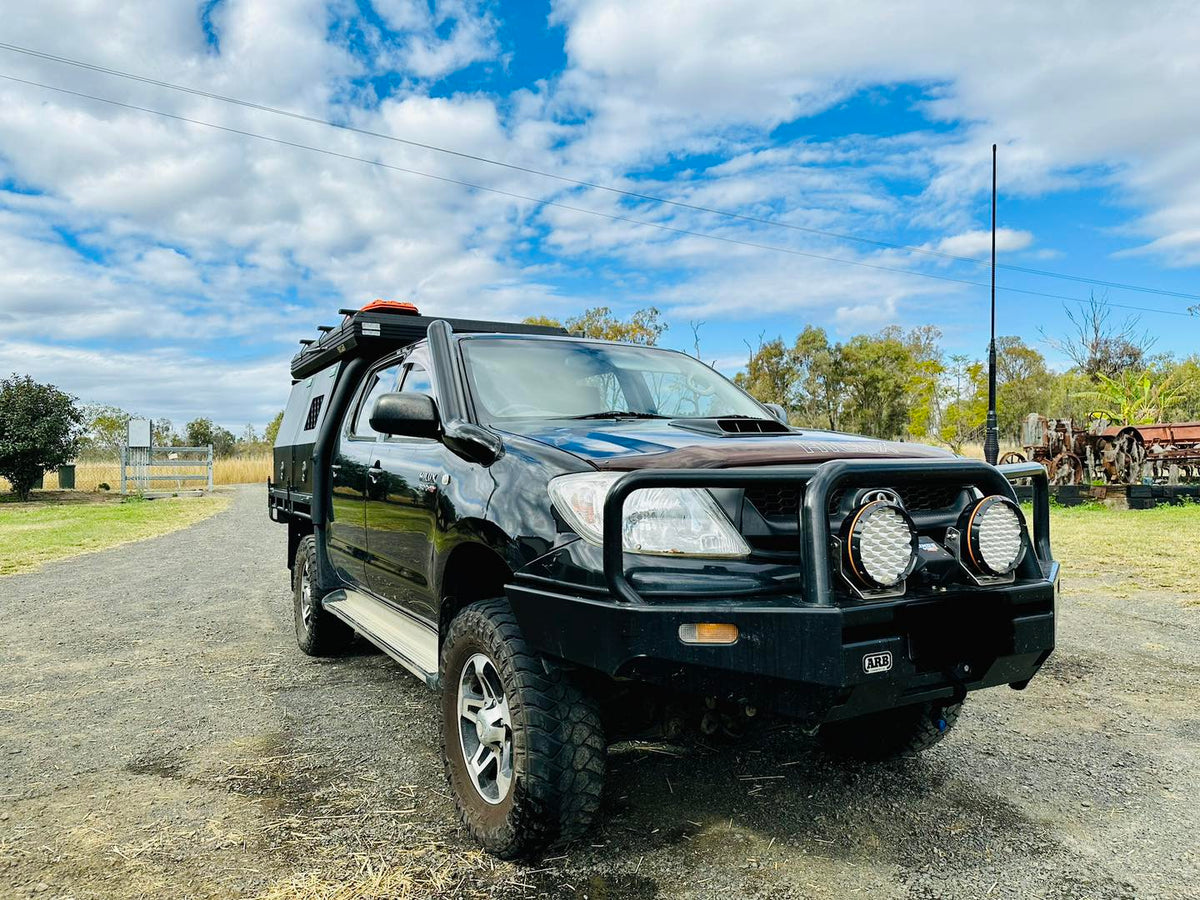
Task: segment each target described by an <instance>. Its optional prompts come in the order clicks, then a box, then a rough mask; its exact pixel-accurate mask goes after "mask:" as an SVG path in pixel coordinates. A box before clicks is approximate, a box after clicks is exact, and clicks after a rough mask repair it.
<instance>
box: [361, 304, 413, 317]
mask: <svg viewBox="0 0 1200 900" xmlns="http://www.w3.org/2000/svg"><path fill="white" fill-rule="evenodd" d="M359 312H396V313H404V314H405V315H409V316H419V315H420V314H421V311H420V310H419V309H417V308H416V306H414V305H413V304H411V303H405V302H404V301H402V300H372V301H371V302H370V303H368V304H367V305H366V306H364V307H363V308H362V309H360V310H359Z"/></svg>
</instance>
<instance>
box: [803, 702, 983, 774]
mask: <svg viewBox="0 0 1200 900" xmlns="http://www.w3.org/2000/svg"><path fill="white" fill-rule="evenodd" d="M961 711H962V703H953V704H950V705H946V706H943V705H940V704H939V705H935V704H932V703H919V704H917V705H915V706H907V707H902V708H900V709H889V710H884V711H883V712H879V713H871V714H869V715H866V716H860V717H858V718H855V719H846V720H845V721H841V722H831V723H829V724H828V725H823V726H821V730H820V732H819V733H818V737H819V739H820V741H821V744H822V746H824V748H825V749H826V750H827V751H829V752H830V753H833V754H835V755H837V756H846V757H851V758H854V759H862V760H870V761H879V760H884V759H892V758H894V757H898V756H914V755H916V754H917V753H920V752H922V751H924V750H928V749H929V748H930V747H932V746H933V745H934V744H937V743H938V742H939V741H941V740H942V738H944V737H945V736H946V735H947V734H949V733H950V729H952V728H953V727H954V723H955V722H957V721H958V715H959V713H960V712H961ZM938 719H941V720H942V721H943V722H945V727H944V728H939V727H938Z"/></svg>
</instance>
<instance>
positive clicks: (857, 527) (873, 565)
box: [842, 500, 917, 590]
mask: <svg viewBox="0 0 1200 900" xmlns="http://www.w3.org/2000/svg"><path fill="white" fill-rule="evenodd" d="M842 553H843V555H844V559H843V571H845V572H846V573H847V574H850V575H853V576H854V578H855V579H856V580H857V581H858V582H859V583H860V584H861V585H863V586H864V587H865V588H867V589H870V590H885V589H887V588H894V587H896V586H897V585H898V584H900V582H901V581H903V580H904V579H905V578H907V577H908V573H909V572H911V571H912V567H913V565H914V564H915V563H916V559H917V529H916V528H914V527H913V523H912V520H911V519H910V518H909V517H908V514H907V513H906V512H905V511H904V510H903V509H901V508H900V507H899V506H897V505H896V504H895V503H892V502H890V501H887V500H873V501H871V502H870V503H864V504H863V505H862V506H860V507H859V508H858V509H857V510H855V511H854V512H852V513H851V514H850V515H849V516H847V517H846V522H845V524H844V525H843V526H842Z"/></svg>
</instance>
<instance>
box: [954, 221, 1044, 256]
mask: <svg viewBox="0 0 1200 900" xmlns="http://www.w3.org/2000/svg"><path fill="white" fill-rule="evenodd" d="M1032 243H1033V234H1032V233H1031V232H1028V231H1015V230H1013V229H1012V228H997V229H996V252H997V253H1007V252H1010V251H1014V250H1024V249H1025V248H1027V247H1028V246H1029V245H1030V244H1032ZM933 249H934V250H937V251H938V252H939V253H949V254H950V255H951V256H969V257H972V258H977V259H982V258H983V257H984V256H986V255H987V254H989V253H991V250H992V233H991V232H990V231H966V232H963V233H962V234H955V235H951V236H950V237H946V238H942V239H941V240H940V241H938V242H937V245H936V246H935V247H933Z"/></svg>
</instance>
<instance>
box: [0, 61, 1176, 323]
mask: <svg viewBox="0 0 1200 900" xmlns="http://www.w3.org/2000/svg"><path fill="white" fill-rule="evenodd" d="M0 79H4V80H5V81H12V82H16V83H17V84H24V85H29V86H31V87H38V88H43V89H44V90H48V91H54V92H56V93H59V94H67V95H69V96H72V97H80V98H82V99H85V100H93V101H96V102H98V103H107V104H109V105H111V106H116V107H120V108H122V109H128V110H133V111H135V112H142V113H148V114H150V115H155V116H161V117H162V118H166V119H173V120H175V121H177V122H185V123H187V124H189V125H199V126H202V127H204V128H211V129H214V130H216V131H223V132H226V133H228V134H236V135H240V136H242V137H248V138H253V139H255V140H259V141H265V142H267V143H271V144H278V145H280V146H284V147H292V148H294V149H297V150H307V151H310V152H312V153H321V154H324V155H326V156H331V157H335V158H337V159H344V160H348V161H351V162H359V163H363V164H365V165H369V166H376V167H378V168H381V169H387V170H389V171H393V172H401V173H403V174H405V175H418V176H420V177H422V178H430V179H433V180H434V181H440V182H443V183H446V184H454V185H458V186H460V187H465V188H470V189H472V190H477V191H484V192H486V193H490V194H497V195H499V196H502V197H508V198H510V199H513V200H523V201H525V202H528V203H533V204H536V205H538V206H547V207H553V208H554V209H562V210H566V211H568V212H575V213H581V214H583V215H589V216H598V217H600V218H603V219H608V220H610V221H613V222H625V223H627V224H630V225H638V226H641V227H645V228H656V229H658V230H660V231H665V232H669V233H671V234H677V235H683V236H687V237H695V238H702V239H705V240H712V241H720V242H721V243H725V244H734V245H737V246H741V247H751V248H754V249H757V250H768V251H771V252H774V253H786V254H789V255H791V256H801V257H805V258H808V259H818V260H823V261H825V262H834V263H842V264H845V265H850V266H859V267H861V268H865V269H874V270H876V271H880V272H894V273H897V274H900V275H912V276H915V277H918V278H932V279H935V280H937V281H945V282H950V283H952V284H964V285H968V286H970V287H984V288H986V287H988V285H987V284H985V283H984V282H981V281H970V280H968V279H965V278H954V277H952V276H949V275H938V274H936V273H934V272H919V271H916V270H914V269H901V268H898V267H896V266H885V265H880V264H878V263H869V262H863V261H861V260H855V259H846V258H844V257H838V256H825V255H823V254H820V253H810V252H809V251H807V250H796V249H795V248H792V247H781V246H779V245H778V244H763V243H759V242H757V241H747V240H743V239H741V238H732V237H728V236H726V235H720V234H712V233H711V232H704V231H692V230H690V229H687V228H676V227H675V226H673V225H664V224H663V223H661V222H650V221H646V220H645V219H635V218H633V217H631V216H622V215H617V214H615V213H606V212H601V211H600V210H596V209H588V208H586V207H582V206H573V205H571V204H569V203H562V202H559V201H557V200H546V199H544V198H541V197H531V196H529V195H527V194H518V193H516V192H514V191H506V190H503V189H501V188H495V187H487V186H486V185H481V184H475V183H474V182H470V181H463V180H461V179H458V178H450V177H449V176H446V175H435V174H433V173H432V172H422V171H420V170H419V169H410V168H407V167H405V166H397V165H393V164H392V163H385V162H382V161H381V160H377V159H369V158H367V157H365V156H355V155H353V154H350V153H341V152H339V151H337V150H329V149H327V148H324V147H314V146H312V145H311V144H301V143H299V142H297V141H289V140H286V139H284V138H277V137H271V136H269V135H265V134H259V133H257V132H254V131H246V130H244V129H241V128H232V127H230V126H227V125H217V124H215V123H213V122H205V121H203V120H201V119H193V118H189V117H188V116H180V115H176V114H175V113H169V112H164V111H163V110H159V109H152V108H150V107H147V106H138V105H136V104H133V103H125V102H123V101H120V100H112V99H110V98H108V97H100V96H97V95H95V94H88V93H84V92H83V91H75V90H71V89H69V88H64V87H56V86H55V85H52V84H43V83H42V82H40V81H31V80H29V79H26V78H17V77H16V76H14V75H5V74H3V73H0ZM997 290H1003V291H1008V292H1009V293H1014V294H1024V295H1027V296H1031V297H1045V298H1049V299H1052V300H1066V301H1070V302H1079V298H1078V297H1069V296H1067V295H1065V294H1051V293H1047V292H1045V291H1034V290H1029V289H1027V288H1017V287H998V288H997ZM1108 305H1109V306H1111V307H1114V308H1116V309H1128V310H1134V311H1137V312H1149V313H1160V314H1162V315H1167V316H1182V317H1184V318H1192V313H1190V312H1180V311H1178V310H1173V309H1157V308H1154V307H1146V306H1129V305H1125V304H1121V303H1109V304H1108Z"/></svg>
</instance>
